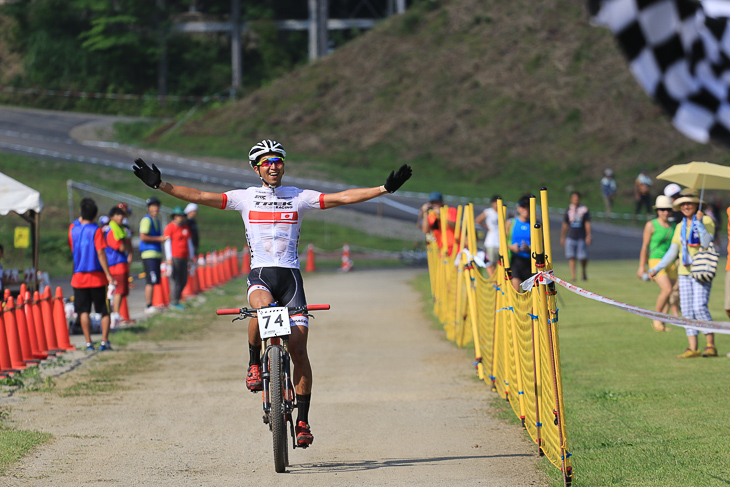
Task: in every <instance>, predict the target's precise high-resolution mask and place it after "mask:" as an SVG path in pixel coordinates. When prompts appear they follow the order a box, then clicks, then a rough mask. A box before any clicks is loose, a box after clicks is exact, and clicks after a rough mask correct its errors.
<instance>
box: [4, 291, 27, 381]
mask: <svg viewBox="0 0 730 487" xmlns="http://www.w3.org/2000/svg"><path fill="white" fill-rule="evenodd" d="M14 308H15V300H14V299H13V297H12V296H10V297H9V298H8V300H7V301H5V309H4V310H3V321H5V336H6V337H7V342H8V350H10V363H11V364H12V365H13V368H14V369H18V370H23V369H25V368H26V365H25V362H24V361H23V350H22V349H21V347H20V335H19V334H18V324H17V323H16V322H15V309H14Z"/></svg>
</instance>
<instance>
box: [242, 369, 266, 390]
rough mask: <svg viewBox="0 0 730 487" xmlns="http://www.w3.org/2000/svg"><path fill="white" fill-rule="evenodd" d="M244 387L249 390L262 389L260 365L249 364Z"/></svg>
mask: <svg viewBox="0 0 730 487" xmlns="http://www.w3.org/2000/svg"><path fill="white" fill-rule="evenodd" d="M246 388H247V389H248V390H249V391H251V392H259V391H263V390H264V381H262V380H261V366H260V365H249V366H248V373H247V374H246Z"/></svg>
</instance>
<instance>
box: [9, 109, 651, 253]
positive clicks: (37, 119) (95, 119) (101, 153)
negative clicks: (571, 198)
mask: <svg viewBox="0 0 730 487" xmlns="http://www.w3.org/2000/svg"><path fill="white" fill-rule="evenodd" d="M130 120H133V119H132V118H130V117H112V116H107V115H94V114H79V113H70V112H56V111H48V110H31V109H20V108H9V107H0V152H8V153H15V154H23V155H28V156H35V157H42V158H47V159H55V160H62V161H70V162H80V163H84V164H92V165H97V166H103V167H107V168H109V170H114V169H116V170H124V171H129V170H131V166H132V161H133V160H134V159H135V158H137V157H142V158H144V159H145V160H146V161H147V162H150V163H155V164H156V165H157V166H158V167H159V168H160V170H161V171H162V172H163V174H164V175H165V176H166V177H171V178H175V179H180V180H183V181H195V182H204V183H206V184H208V185H209V186H212V187H217V188H220V190H221V191H224V190H228V189H231V188H234V187H247V186H251V185H258V184H260V180H259V178H258V177H257V176H256V175H255V174H254V173H253V172H252V171H250V170H249V168H248V165H247V163H246V162H245V161H240V160H235V161H234V160H229V161H223V160H221V159H213V158H197V159H191V158H185V157H179V156H176V155H171V154H165V153H162V152H158V151H150V150H144V149H139V148H136V147H130V146H123V145H119V144H116V143H112V142H106V141H99V140H85V139H84V138H83V137H78V136H77V137H76V138H74V137H72V132H74V131H75V129H77V128H78V127H80V126H99V127H105V126H106V127H108V126H109V125H111V124H113V123H114V122H116V121H130ZM75 132H79V131H78V130H76V131H75ZM87 133H88V131H87ZM77 139H78V140H77ZM89 139H94V137H89ZM213 160H214V161H215V162H211V161H213ZM242 167H243V169H242ZM416 170H417V169H416ZM287 184H291V185H296V186H299V187H304V188H308V189H314V190H317V191H322V192H335V191H341V190H343V189H346V188H348V187H350V186H347V185H344V184H339V183H330V182H326V181H315V180H310V179H302V178H295V177H290V176H287ZM436 189H437V188H436ZM425 198H426V197H425V195H423V194H421V193H410V192H408V191H399V192H398V193H396V194H395V195H390V196H387V197H380V198H377V199H375V200H372V201H370V202H367V203H361V204H358V205H354V206H352V207H349V208H351V209H352V210H354V211H358V212H362V213H366V214H371V215H382V216H383V217H385V218H392V219H396V220H399V221H404V222H406V221H407V222H411V223H413V222H415V219H416V214H417V211H418V208H419V207H420V206H421V205H422V204H423V203H424V202H425ZM447 199H448V198H447ZM465 202H467V200H465V199H464V200H463V201H458V202H456V203H452V204H461V203H465ZM447 203H448V201H447ZM482 208H483V207H479V206H478V205H477V207H476V209H475V211H481V209H482ZM561 221H562V215H559V214H556V215H555V216H554V218H553V217H552V216H551V226H552V232H551V234H552V242H553V249H554V252H553V253H554V256H553V260H554V261H556V262H559V261H562V260H564V257H563V252H562V248H561V247H560V246H559V244H560V241H559V236H560V224H561ZM593 226H594V231H593V246H592V248H591V249H590V252H591V257H590V258H591V260H615V259H637V260H638V254H639V249H640V248H641V229H639V228H634V227H624V226H619V225H614V224H611V223H603V222H594V225H593Z"/></svg>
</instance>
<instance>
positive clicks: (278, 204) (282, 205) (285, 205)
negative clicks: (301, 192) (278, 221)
mask: <svg viewBox="0 0 730 487" xmlns="http://www.w3.org/2000/svg"><path fill="white" fill-rule="evenodd" d="M254 206H255V207H256V208H259V207H262V206H263V207H267V206H271V207H274V208H276V209H277V210H279V209H280V210H287V209H291V208H293V207H294V205H293V203H292V202H291V201H256V202H254Z"/></svg>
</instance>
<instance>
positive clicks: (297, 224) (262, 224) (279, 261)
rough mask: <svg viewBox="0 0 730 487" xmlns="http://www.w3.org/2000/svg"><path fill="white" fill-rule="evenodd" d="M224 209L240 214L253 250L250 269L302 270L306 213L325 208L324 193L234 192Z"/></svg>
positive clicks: (228, 195) (263, 189)
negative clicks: (301, 232)
mask: <svg viewBox="0 0 730 487" xmlns="http://www.w3.org/2000/svg"><path fill="white" fill-rule="evenodd" d="M221 209H224V210H234V211H237V212H239V213H240V214H241V217H242V218H243V223H244V225H245V226H246V240H247V241H248V246H249V248H250V249H251V268H257V267H285V268H293V269H299V251H298V247H299V232H300V229H301V227H302V217H303V216H304V215H303V214H304V212H305V211H307V210H313V209H322V210H323V209H324V193H320V192H319V191H312V190H309V189H299V188H295V187H294V186H280V187H278V188H273V189H272V188H267V187H265V186H259V187H251V188H247V189H234V190H231V191H227V192H225V193H223V205H222V207H221Z"/></svg>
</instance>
